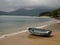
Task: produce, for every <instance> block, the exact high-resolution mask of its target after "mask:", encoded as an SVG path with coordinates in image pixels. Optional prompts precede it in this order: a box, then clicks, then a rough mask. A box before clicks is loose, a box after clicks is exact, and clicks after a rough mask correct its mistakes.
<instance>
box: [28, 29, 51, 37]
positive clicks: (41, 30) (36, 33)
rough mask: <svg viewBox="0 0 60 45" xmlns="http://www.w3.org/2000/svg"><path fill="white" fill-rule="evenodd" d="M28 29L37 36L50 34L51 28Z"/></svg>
mask: <svg viewBox="0 0 60 45" xmlns="http://www.w3.org/2000/svg"><path fill="white" fill-rule="evenodd" d="M28 30H29V32H30V33H31V34H33V35H38V36H50V35H51V33H52V31H51V30H45V29H38V28H29V29H28Z"/></svg>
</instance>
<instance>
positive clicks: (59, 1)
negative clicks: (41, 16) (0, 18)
mask: <svg viewBox="0 0 60 45" xmlns="http://www.w3.org/2000/svg"><path fill="white" fill-rule="evenodd" d="M40 6H46V7H49V8H56V7H60V0H0V11H14V10H16V9H18V8H25V9H34V8H35V7H40Z"/></svg>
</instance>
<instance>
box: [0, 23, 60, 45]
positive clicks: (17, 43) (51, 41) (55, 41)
mask: <svg viewBox="0 0 60 45" xmlns="http://www.w3.org/2000/svg"><path fill="white" fill-rule="evenodd" d="M43 29H49V30H52V31H53V32H52V34H51V36H50V37H41V36H33V35H31V34H30V33H29V32H28V31H27V32H24V33H20V34H17V35H14V36H8V37H7V36H6V37H5V38H1V39H0V45H60V23H53V24H51V25H48V26H46V27H44V28H43Z"/></svg>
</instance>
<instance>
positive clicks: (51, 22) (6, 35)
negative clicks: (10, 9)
mask: <svg viewBox="0 0 60 45" xmlns="http://www.w3.org/2000/svg"><path fill="white" fill-rule="evenodd" d="M59 22H60V21H58V20H54V21H49V22H47V23H45V24H44V25H42V26H39V27H35V28H44V27H46V26H49V25H51V24H55V23H59ZM26 31H28V30H23V31H18V32H15V33H10V34H5V35H2V36H0V39H1V38H5V37H9V36H14V35H17V34H20V33H24V32H26Z"/></svg>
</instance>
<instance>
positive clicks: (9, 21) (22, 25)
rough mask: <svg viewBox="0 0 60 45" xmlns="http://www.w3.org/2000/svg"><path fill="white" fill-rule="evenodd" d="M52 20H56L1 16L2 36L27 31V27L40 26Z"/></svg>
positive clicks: (0, 28) (0, 32)
mask: <svg viewBox="0 0 60 45" xmlns="http://www.w3.org/2000/svg"><path fill="white" fill-rule="evenodd" d="M52 20H54V19H52V18H40V17H29V16H0V35H4V34H9V33H13V32H18V31H21V30H25V29H27V27H34V26H39V25H40V24H41V23H44V22H49V21H52Z"/></svg>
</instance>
